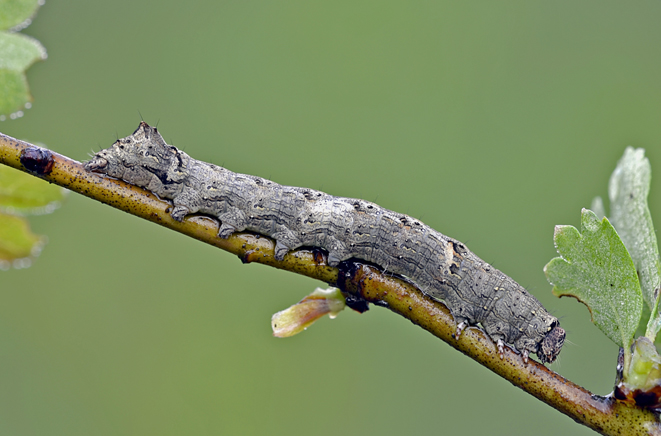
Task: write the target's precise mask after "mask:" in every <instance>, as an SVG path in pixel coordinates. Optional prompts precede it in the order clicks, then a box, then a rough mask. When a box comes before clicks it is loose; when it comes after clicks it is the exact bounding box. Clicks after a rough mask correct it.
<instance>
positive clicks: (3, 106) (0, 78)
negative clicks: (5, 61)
mask: <svg viewBox="0 0 661 436" xmlns="http://www.w3.org/2000/svg"><path fill="white" fill-rule="evenodd" d="M31 101H32V96H31V95H30V91H29V90H28V82H27V80H26V79H25V74H24V73H21V72H19V71H13V70H0V114H11V115H10V117H11V118H14V117H16V116H20V113H19V111H20V110H21V109H22V108H24V107H26V105H28V103H30V102H31ZM17 114H18V115H17ZM4 120H5V115H0V121H4Z"/></svg>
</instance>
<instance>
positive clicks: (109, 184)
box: [0, 133, 661, 435]
mask: <svg viewBox="0 0 661 436" xmlns="http://www.w3.org/2000/svg"><path fill="white" fill-rule="evenodd" d="M0 163H3V164H5V165H8V166H11V167H13V168H16V169H18V170H21V171H25V172H28V173H30V174H32V175H35V176H36V177H40V178H42V179H43V180H46V181H48V182H50V183H55V184H57V185H60V186H63V187H65V188H68V189H70V190H72V191H75V192H78V193H79V194H82V195H85V196H86V197H89V198H92V199H95V200H98V201H100V202H102V203H105V204H107V205H109V206H112V207H114V208H117V209H121V210H123V211H125V212H128V213H130V214H132V215H136V216H139V217H141V218H144V219H146V220H149V221H152V222H154V223H156V224H159V225H162V226H164V227H168V228H170V229H172V230H175V231H178V232H180V233H183V234H185V235H188V236H190V237H192V238H195V239H198V240H200V241H202V242H205V243H207V244H210V245H213V246H215V247H218V248H221V249H223V250H226V251H229V252H230V253H233V254H236V255H237V256H238V257H239V258H240V259H241V260H242V261H243V262H244V263H247V262H257V263H261V264H264V265H269V266H272V267H275V268H280V269H284V270H287V271H291V272H295V273H298V274H302V275H305V276H308V277H312V278H315V279H318V280H321V281H324V282H326V283H328V284H330V285H332V286H337V287H339V288H340V289H342V290H343V292H344V293H345V294H347V295H349V296H353V297H354V298H357V299H363V300H365V301H367V302H370V303H373V304H375V305H378V306H383V307H386V308H388V309H390V310H391V311H393V312H395V313H397V314H399V315H401V316H403V317H405V318H407V319H409V320H410V321H411V322H412V323H414V324H416V325H418V326H420V327H422V328H423V329H425V330H427V331H428V332H430V333H431V334H433V335H435V336H436V337H438V338H439V339H442V340H443V341H445V342H447V343H448V344H449V345H451V346H452V347H454V348H455V349H457V350H459V351H461V352H462V353H464V354H465V355H467V356H469V357H470V358H472V359H474V360H475V361H477V362H479V363H480V364H481V365H483V366H485V367H487V368H489V369H490V370H491V371H493V372H495V373H496V374H498V375H500V376H501V377H503V378H505V379H506V380H508V381H510V382H511V383H512V384H513V385H515V386H517V387H519V388H521V389H523V390H524V391H526V392H528V393H530V394H531V395H533V396H535V397H536V398H538V399H540V400H541V401H543V402H545V403H547V404H548V405H550V406H552V407H554V408H555V409H557V410H559V411H560V412H562V413H564V414H566V415H567V416H569V417H570V418H572V419H574V420H575V421H576V422H578V423H581V424H583V425H586V426H588V427H590V428H592V429H594V430H595V431H597V432H600V433H602V434H605V435H615V434H629V435H645V434H659V435H661V426H660V425H659V421H658V420H657V418H656V416H655V415H654V414H653V413H652V412H650V411H648V410H645V409H642V408H639V407H636V406H634V405H631V404H627V403H623V402H619V401H616V400H614V399H613V398H612V397H607V398H606V397H598V396H595V395H593V394H592V393H590V392H589V391H588V390H586V389H584V388H582V387H580V386H578V385H576V384H574V383H572V382H571V381H569V380H566V379H565V378H563V377H562V376H560V375H559V374H556V373H555V372H553V371H551V370H549V369H548V368H546V367H545V366H544V365H541V364H539V363H537V362H535V361H533V360H530V361H529V362H528V363H527V364H525V363H523V359H522V358H521V355H520V354H518V353H517V352H516V351H514V350H512V349H510V348H509V347H506V348H505V353H504V357H503V358H502V359H501V358H500V356H499V354H498V351H497V349H496V345H495V344H494V343H493V342H492V341H491V340H490V339H489V338H488V337H487V336H486V334H485V333H484V332H482V330H480V329H479V328H475V327H470V328H467V329H466V330H465V331H464V332H463V333H462V334H461V336H460V337H459V338H456V337H455V330H456V325H455V322H454V320H453V318H452V315H451V314H450V311H449V310H448V309H447V307H446V306H445V305H444V304H443V303H440V302H438V301H435V300H432V299H431V298H429V297H427V296H425V295H424V294H423V293H422V292H420V291H419V290H418V289H417V288H416V287H415V286H413V285H412V284H410V283H408V282H406V281H404V280H402V279H400V278H397V277H393V276H390V275H387V274H384V273H383V272H381V271H380V270H379V269H378V268H375V267H374V266H371V265H366V264H361V263H353V264H351V266H350V267H345V268H343V269H342V271H340V270H338V269H337V268H332V267H330V266H328V265H327V263H326V259H325V256H323V255H322V256H320V255H319V252H318V251H317V250H307V249H301V250H295V251H293V252H290V253H289V254H288V255H287V256H286V257H285V259H284V260H283V261H277V260H275V258H274V256H273V249H274V247H275V241H273V240H272V239H270V238H268V237H264V236H260V235H257V234H253V233H248V232H243V233H236V234H233V235H232V236H231V237H230V238H229V239H221V238H219V237H218V236H217V231H218V222H217V221H216V220H214V219H211V218H208V217H205V216H192V217H189V218H187V219H185V220H184V221H183V222H181V223H180V222H177V221H175V220H174V219H172V218H171V217H170V214H169V212H170V209H171V208H172V205H171V204H170V203H168V202H166V201H163V200H160V199H158V198H157V197H156V196H154V195H153V194H151V193H150V192H148V191H145V190H143V189H141V188H138V187H136V186H133V185H129V184H127V183H125V182H123V181H120V180H114V179H110V178H106V177H102V176H100V175H98V174H94V173H90V172H87V171H85V169H84V168H83V166H82V164H81V163H80V162H77V161H75V160H72V159H69V158H67V157H65V156H62V155H59V154H57V153H54V152H49V151H47V150H45V149H43V148H40V147H37V146H34V145H32V144H29V143H27V142H24V141H19V140H17V139H14V138H12V137H9V136H6V135H4V134H1V133H0ZM26 166H27V168H26Z"/></svg>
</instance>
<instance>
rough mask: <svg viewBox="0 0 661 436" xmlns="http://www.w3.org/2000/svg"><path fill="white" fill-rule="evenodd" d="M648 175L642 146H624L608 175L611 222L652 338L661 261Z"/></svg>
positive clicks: (660, 321) (657, 322) (658, 324)
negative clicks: (635, 281)
mask: <svg viewBox="0 0 661 436" xmlns="http://www.w3.org/2000/svg"><path fill="white" fill-rule="evenodd" d="M651 179H652V169H651V166H650V163H649V160H648V159H647V158H646V157H645V150H644V149H642V148H639V149H634V148H633V147H627V149H626V150H625V152H624V156H622V158H621V159H620V161H619V162H618V163H617V167H616V168H615V171H613V174H612V175H611V178H610V182H609V185H608V196H609V198H610V203H611V222H612V223H613V227H615V229H616V230H617V233H618V234H619V235H620V238H621V239H622V242H624V245H625V246H626V247H627V250H629V254H630V255H631V258H632V259H633V263H634V265H635V266H636V270H637V272H638V278H639V280H640V287H641V290H642V293H643V298H644V299H645V302H646V303H647V306H648V307H649V309H650V310H651V312H652V314H651V317H650V324H649V327H648V332H650V333H649V334H650V335H651V338H652V339H654V337H655V336H656V334H657V333H658V332H659V329H660V328H661V318H660V317H659V313H658V302H659V287H660V286H661V261H660V260H659V248H658V245H657V240H656V233H655V232H654V224H653V223H652V216H651V214H650V210H649V207H648V205H647V197H648V195H649V191H650V183H651ZM650 330H651V331H650Z"/></svg>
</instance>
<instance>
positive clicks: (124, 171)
mask: <svg viewBox="0 0 661 436" xmlns="http://www.w3.org/2000/svg"><path fill="white" fill-rule="evenodd" d="M85 168H86V169H87V170H89V171H94V172H99V173H104V174H107V175H109V176H111V177H115V178H118V179H122V180H124V181H126V182H128V183H131V184H134V185H137V186H140V187H143V188H145V189H147V190H149V191H151V192H153V193H154V194H156V195H158V196H159V197H161V198H166V199H170V200H172V202H173V204H174V208H173V210H172V217H173V218H174V219H175V220H177V221H182V220H183V219H184V217H185V216H186V215H188V214H191V213H196V212H200V213H203V214H208V215H210V216H213V217H215V218H217V219H218V220H219V222H220V228H219V231H218V236H219V237H221V238H227V237H229V236H230V235H231V234H232V233H234V232H238V231H243V230H250V231H254V232H258V233H261V234H263V235H267V236H269V237H271V238H273V239H275V241H276V247H275V258H276V259H278V260H282V259H283V258H284V256H285V255H286V254H287V252H288V251H290V250H293V249H295V248H298V247H301V246H310V247H320V248H323V249H325V250H326V251H328V263H329V265H331V266H337V265H338V264H339V263H340V262H341V261H344V260H347V259H350V258H357V259H362V260H366V261H368V262H372V263H375V264H377V265H380V266H381V267H383V268H387V270H388V271H390V272H394V273H396V274H400V275H403V276H406V277H407V278H409V279H410V280H412V281H413V282H414V283H415V284H416V285H417V286H418V288H419V289H421V290H422V291H423V292H424V293H426V294H427V295H429V296H430V297H432V298H435V299H438V300H442V301H444V302H445V303H446V304H447V306H448V307H449V309H450V311H451V312H452V316H453V317H454V319H455V321H456V322H457V325H458V327H457V333H458V334H460V333H461V331H462V330H463V328H465V327H466V326H467V325H471V324H477V323H479V324H481V325H482V327H483V328H484V330H485V331H486V332H487V334H488V335H489V336H490V337H491V338H492V339H493V340H494V341H495V342H496V343H498V346H499V350H501V353H502V347H503V345H504V343H508V344H511V345H513V346H514V347H516V348H517V349H518V350H519V351H521V352H522V354H523V358H524V360H527V358H528V354H529V353H535V354H537V356H538V357H539V359H540V360H541V361H542V362H543V363H546V362H553V361H554V360H555V359H556V357H557V356H558V353H560V350H561V348H562V345H563V343H564V340H565V331H564V330H563V329H562V328H561V327H560V325H559V322H558V319H557V318H555V317H554V316H552V315H550V314H549V313H548V312H547V311H546V310H545V309H544V307H543V306H542V305H541V304H540V302H539V301H538V300H537V299H536V298H535V297H533V296H532V295H530V294H529V293H528V292H527V291H526V290H525V289H524V288H523V287H522V286H520V285H519V284H518V283H516V282H515V281H514V280H512V279H511V278H510V277H508V276H507V275H505V274H503V273H502V272H500V271H499V270H497V269H496V268H494V267H492V266H491V265H489V264H488V263H486V262H484V261H483V260H482V259H480V258H479V257H477V256H476V255H475V254H473V253H472V252H471V251H470V250H468V248H466V246H465V245H464V244H462V243H461V242H459V241H457V240H455V239H452V238H450V237H448V236H445V235H443V234H441V233H439V232H437V231H436V230H434V229H432V228H430V227H429V226H427V225H425V224H423V223H422V222H420V221H419V220H416V219H415V218H411V217H410V216H407V215H404V214H401V213H397V212H393V211H391V210H387V209H384V208H382V207H381V206H379V205H377V204H374V203H371V202H369V201H365V200H359V199H354V198H344V197H335V196H332V195H329V194H326V193H324V192H320V191H315V190H313V189H308V188H298V187H292V186H283V185H279V184H277V183H275V182H272V181H270V180H266V179H263V178H261V177H256V176H251V175H246V174H238V173H234V172H232V171H229V170H227V169H225V168H221V167H219V166H217V165H213V164H210V163H206V162H201V161H199V160H195V159H193V158H191V157H190V156H188V154H186V153H184V152H183V151H181V150H178V149H177V148H175V147H174V146H171V145H168V144H167V143H166V142H165V140H164V139H163V137H162V136H161V135H160V134H159V133H158V131H157V130H156V128H153V127H150V126H149V125H148V124H147V123H145V122H141V123H140V126H139V127H138V129H137V130H136V131H135V132H134V133H133V134H132V135H130V136H127V137H126V138H122V139H119V140H117V141H116V142H115V143H114V144H113V145H112V146H111V147H110V148H107V149H105V150H101V151H100V152H98V153H96V154H95V155H94V156H93V158H92V159H91V160H90V161H89V162H87V163H86V164H85Z"/></svg>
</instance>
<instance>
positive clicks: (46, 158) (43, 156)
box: [20, 147, 54, 176]
mask: <svg viewBox="0 0 661 436" xmlns="http://www.w3.org/2000/svg"><path fill="white" fill-rule="evenodd" d="M20 160H21V163H22V164H23V166H24V167H25V169H27V170H28V171H30V172H32V173H35V174H38V175H40V176H45V175H46V174H50V172H51V171H52V170H53V162H54V160H53V153H51V152H50V151H49V150H46V149H45V148H40V147H28V148H26V149H24V150H23V151H21V158H20Z"/></svg>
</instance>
